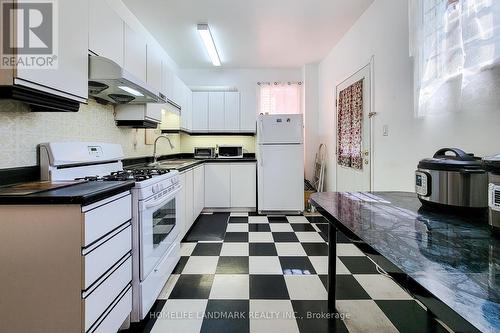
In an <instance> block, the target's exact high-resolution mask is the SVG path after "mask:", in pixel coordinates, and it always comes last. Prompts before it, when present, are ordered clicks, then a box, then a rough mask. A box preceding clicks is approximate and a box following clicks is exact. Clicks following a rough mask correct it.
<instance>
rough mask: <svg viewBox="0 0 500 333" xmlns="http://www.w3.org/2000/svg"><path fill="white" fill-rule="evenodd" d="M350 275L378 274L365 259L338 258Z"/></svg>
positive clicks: (372, 265) (371, 263)
mask: <svg viewBox="0 0 500 333" xmlns="http://www.w3.org/2000/svg"><path fill="white" fill-rule="evenodd" d="M339 259H340V261H342V263H343V264H344V265H345V266H346V267H347V269H348V270H349V272H351V273H352V274H378V271H377V269H376V268H375V265H374V264H373V262H371V260H370V259H368V258H367V257H339Z"/></svg>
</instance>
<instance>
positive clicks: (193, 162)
mask: <svg viewBox="0 0 500 333" xmlns="http://www.w3.org/2000/svg"><path fill="white" fill-rule="evenodd" d="M176 160H180V161H182V163H179V164H178V165H176V164H164V165H160V166H159V167H160V168H165V169H170V170H177V171H179V172H183V171H187V170H189V169H192V168H194V167H196V166H198V165H201V164H204V163H245V162H246V163H249V162H250V163H251V162H257V159H256V158H255V157H243V158H207V159H195V158H193V157H188V158H166V159H160V160H159V163H160V164H161V163H162V162H163V163H165V162H166V163H171V162H175V161H176ZM148 164H149V163H138V164H133V165H128V166H126V167H125V168H126V169H136V168H144V167H148Z"/></svg>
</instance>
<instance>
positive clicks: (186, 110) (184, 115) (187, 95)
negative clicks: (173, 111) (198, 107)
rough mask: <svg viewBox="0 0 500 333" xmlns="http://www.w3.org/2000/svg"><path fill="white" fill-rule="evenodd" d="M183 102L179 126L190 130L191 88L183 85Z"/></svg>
mask: <svg viewBox="0 0 500 333" xmlns="http://www.w3.org/2000/svg"><path fill="white" fill-rule="evenodd" d="M184 87H185V88H184V90H185V91H184V104H183V106H182V110H181V125H182V126H181V127H182V128H183V129H186V130H191V127H192V126H191V125H192V104H193V102H192V99H193V95H192V92H191V90H190V89H189V88H188V87H187V86H184Z"/></svg>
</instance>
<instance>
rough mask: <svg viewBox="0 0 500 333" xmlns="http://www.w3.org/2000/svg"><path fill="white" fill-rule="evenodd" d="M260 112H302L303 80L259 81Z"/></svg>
mask: <svg viewBox="0 0 500 333" xmlns="http://www.w3.org/2000/svg"><path fill="white" fill-rule="evenodd" d="M258 85H259V89H258V95H259V113H263V114H293V113H302V109H301V92H302V83H301V82H283V83H282V82H272V83H269V82H259V83H258Z"/></svg>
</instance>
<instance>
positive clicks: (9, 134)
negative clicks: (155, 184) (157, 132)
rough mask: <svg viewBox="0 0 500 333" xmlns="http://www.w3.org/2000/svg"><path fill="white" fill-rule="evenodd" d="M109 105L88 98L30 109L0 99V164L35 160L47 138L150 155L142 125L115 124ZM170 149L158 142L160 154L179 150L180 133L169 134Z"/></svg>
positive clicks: (132, 154)
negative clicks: (63, 106)
mask: <svg viewBox="0 0 500 333" xmlns="http://www.w3.org/2000/svg"><path fill="white" fill-rule="evenodd" d="M113 112H114V110H113V106H111V105H108V106H105V105H101V104H98V103H97V102H95V101H94V100H92V99H89V102H88V104H87V105H85V104H82V105H81V106H80V111H78V112H75V113H73V112H67V113H64V112H54V113H52V112H42V113H39V112H31V111H30V110H29V107H28V106H27V105H26V104H24V103H20V102H17V101H12V100H5V99H0V138H1V139H0V168H13V167H21V166H31V165H36V164H37V154H36V147H37V145H38V144H39V143H41V142H48V141H93V142H111V143H119V144H121V145H122V147H123V150H124V153H125V156H126V157H140V156H150V155H152V154H153V146H152V145H146V144H145V132H144V129H130V128H121V127H117V126H116V125H115V120H114V114H113ZM171 138H172V143H173V144H174V146H175V148H174V150H171V149H170V148H169V147H168V145H159V146H158V150H159V152H160V153H161V154H172V153H179V152H180V146H181V145H180V136H179V135H171Z"/></svg>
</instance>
